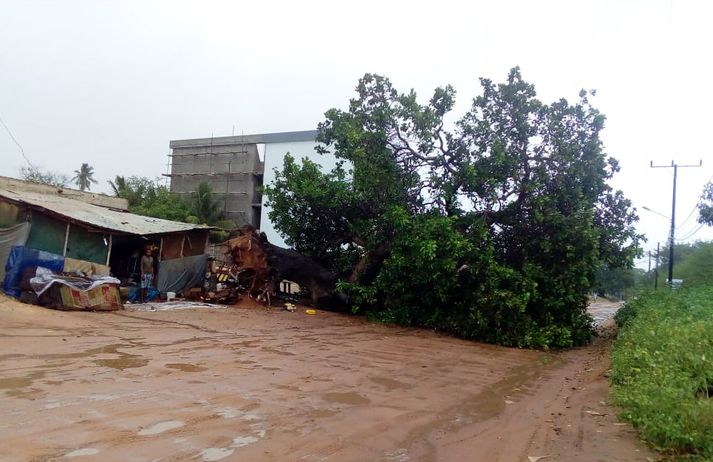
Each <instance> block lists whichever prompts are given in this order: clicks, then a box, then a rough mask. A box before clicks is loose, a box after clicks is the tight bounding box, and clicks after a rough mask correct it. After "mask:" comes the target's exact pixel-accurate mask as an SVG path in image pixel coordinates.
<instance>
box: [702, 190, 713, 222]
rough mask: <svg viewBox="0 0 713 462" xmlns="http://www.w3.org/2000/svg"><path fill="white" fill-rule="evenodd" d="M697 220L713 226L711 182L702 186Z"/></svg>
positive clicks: (712, 191)
mask: <svg viewBox="0 0 713 462" xmlns="http://www.w3.org/2000/svg"><path fill="white" fill-rule="evenodd" d="M698 222H699V223H702V224H705V225H708V226H713V183H708V184H707V185H705V187H704V188H703V194H701V199H700V201H699V202H698Z"/></svg>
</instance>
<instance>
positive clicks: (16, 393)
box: [0, 371, 45, 398]
mask: <svg viewBox="0 0 713 462" xmlns="http://www.w3.org/2000/svg"><path fill="white" fill-rule="evenodd" d="M44 376H45V371H37V372H31V373H30V374H27V375H26V376H24V377H9V378H6V379H0V390H5V393H7V395H8V396H12V397H14V398H24V397H27V396H30V395H32V394H34V393H36V392H37V391H38V390H29V391H28V390H25V388H28V387H30V386H32V384H33V383H34V382H35V380H38V379H41V378H42V377H44Z"/></svg>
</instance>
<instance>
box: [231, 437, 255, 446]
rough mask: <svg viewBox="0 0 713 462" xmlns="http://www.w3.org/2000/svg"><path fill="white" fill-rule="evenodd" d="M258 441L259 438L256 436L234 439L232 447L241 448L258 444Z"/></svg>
mask: <svg viewBox="0 0 713 462" xmlns="http://www.w3.org/2000/svg"><path fill="white" fill-rule="evenodd" d="M258 441H259V438H258V437H256V436H238V437H236V438H233V444H232V447H234V448H241V447H243V446H247V445H248V444H253V443H257V442H258Z"/></svg>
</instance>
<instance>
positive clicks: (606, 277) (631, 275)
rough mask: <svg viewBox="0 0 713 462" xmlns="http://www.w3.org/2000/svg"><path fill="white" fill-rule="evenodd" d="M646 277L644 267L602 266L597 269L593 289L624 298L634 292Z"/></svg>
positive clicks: (605, 294) (599, 292) (603, 293)
mask: <svg viewBox="0 0 713 462" xmlns="http://www.w3.org/2000/svg"><path fill="white" fill-rule="evenodd" d="M645 278H646V271H644V270H642V269H638V268H609V267H608V266H602V267H601V268H599V270H598V271H597V275H596V279H595V282H594V287H593V290H594V292H596V293H597V294H599V295H601V296H610V297H615V298H619V299H622V300H623V299H625V298H628V296H629V295H631V294H632V293H634V288H635V286H636V284H637V283H638V282H639V281H643V280H644V279H645Z"/></svg>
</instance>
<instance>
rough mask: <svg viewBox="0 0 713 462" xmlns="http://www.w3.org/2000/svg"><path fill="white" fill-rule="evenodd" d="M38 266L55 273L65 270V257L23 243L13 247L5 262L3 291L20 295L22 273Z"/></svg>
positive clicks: (16, 295) (11, 294)
mask: <svg viewBox="0 0 713 462" xmlns="http://www.w3.org/2000/svg"><path fill="white" fill-rule="evenodd" d="M38 266H41V267H43V268H47V269H49V270H52V271H54V272H55V273H61V272H62V271H63V270H64V257H63V256H62V255H57V254H54V253H50V252H45V251H43V250H35V249H30V248H29V247H25V246H22V245H18V246H15V247H13V248H12V249H11V250H10V255H9V256H8V257H7V263H6V264H5V280H4V281H3V285H2V290H3V292H5V293H6V294H8V295H10V296H13V297H19V296H20V293H21V292H22V290H21V289H20V283H21V282H22V274H23V273H24V272H25V270H26V269H28V268H37V267H38ZM33 276H34V272H33Z"/></svg>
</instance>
